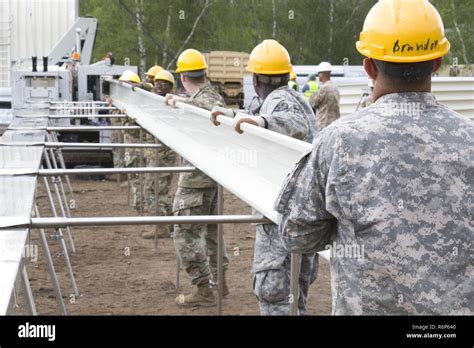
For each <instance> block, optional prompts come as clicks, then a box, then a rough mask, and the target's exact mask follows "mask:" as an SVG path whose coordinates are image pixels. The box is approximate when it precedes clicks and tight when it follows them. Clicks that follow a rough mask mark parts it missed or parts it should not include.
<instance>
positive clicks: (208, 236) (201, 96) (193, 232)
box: [166, 49, 229, 306]
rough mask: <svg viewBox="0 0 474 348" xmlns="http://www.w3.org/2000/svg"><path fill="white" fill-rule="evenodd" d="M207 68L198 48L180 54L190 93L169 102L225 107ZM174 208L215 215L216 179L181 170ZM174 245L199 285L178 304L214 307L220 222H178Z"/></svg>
mask: <svg viewBox="0 0 474 348" xmlns="http://www.w3.org/2000/svg"><path fill="white" fill-rule="evenodd" d="M206 68H207V66H206V61H205V59H204V56H203V55H202V54H201V53H200V52H199V51H197V50H194V49H187V50H185V51H184V52H183V53H181V55H180V56H179V58H178V61H177V69H176V72H178V73H180V74H181V75H180V77H181V82H182V84H183V86H184V88H185V89H186V91H187V92H188V93H189V94H190V95H191V96H190V97H188V98H184V97H180V96H177V95H173V94H168V95H167V96H166V100H167V103H168V104H169V105H171V106H175V104H176V102H184V103H189V104H191V105H194V106H197V107H200V108H203V109H207V110H212V108H213V107H214V106H221V107H224V106H225V103H224V100H223V99H222V97H221V96H220V95H219V93H218V92H217V91H216V90H215V89H214V88H213V87H212V86H211V84H210V83H209V82H208V80H207V78H206ZM185 163H188V162H186V161H185ZM173 211H174V214H175V215H177V216H191V215H213V214H216V213H217V184H216V182H215V181H213V180H212V179H211V178H209V177H208V176H207V175H205V174H204V173H202V172H199V171H197V172H192V173H180V175H179V180H178V189H177V191H176V196H175V199H174V203H173ZM174 244H175V248H176V251H177V252H178V255H179V257H180V259H181V262H182V264H183V266H184V268H185V270H186V272H187V273H188V274H189V276H190V277H191V282H192V284H193V285H196V287H197V289H196V291H194V292H193V293H192V294H189V295H180V296H178V297H176V300H175V302H176V304H178V305H180V306H213V305H214V304H215V297H214V294H213V292H212V290H211V287H210V284H211V281H212V280H214V281H215V280H217V225H198V224H194V225H191V224H177V225H175V226H174ZM224 250H225V247H224ZM208 258H209V260H208ZM228 262H229V260H228V258H227V255H225V256H224V281H223V284H222V287H223V294H224V296H226V295H227V294H228V293H229V290H228V288H227V284H226V281H225V270H226V268H227V265H228ZM211 274H212V279H211Z"/></svg>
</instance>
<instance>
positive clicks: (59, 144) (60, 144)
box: [44, 142, 163, 149]
mask: <svg viewBox="0 0 474 348" xmlns="http://www.w3.org/2000/svg"><path fill="white" fill-rule="evenodd" d="M44 146H45V147H55V148H56V147H59V148H62V149H68V148H71V149H74V148H85V147H87V148H94V149H95V148H104V147H107V148H145V149H147V148H161V147H163V145H161V144H135V143H130V144H125V143H122V144H119V143H63V142H47V143H44Z"/></svg>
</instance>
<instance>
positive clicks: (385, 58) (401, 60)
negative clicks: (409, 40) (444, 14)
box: [356, 38, 451, 63]
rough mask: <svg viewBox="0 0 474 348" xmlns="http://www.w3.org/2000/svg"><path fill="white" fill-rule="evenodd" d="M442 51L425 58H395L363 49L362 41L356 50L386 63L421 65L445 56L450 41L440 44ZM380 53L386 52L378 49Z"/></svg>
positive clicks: (358, 43)
mask: <svg viewBox="0 0 474 348" xmlns="http://www.w3.org/2000/svg"><path fill="white" fill-rule="evenodd" d="M440 46H441V49H440V50H439V51H437V52H433V53H430V54H425V55H423V56H411V57H410V56H404V57H401V56H394V55H390V54H376V53H374V52H373V51H375V50H374V49H372V50H370V49H369V48H367V47H363V45H362V43H361V42H360V41H357V42H356V49H357V51H358V52H359V53H360V54H362V55H363V56H365V57H368V58H373V59H376V60H381V61H384V62H392V63H419V62H426V61H429V60H433V59H437V58H440V57H443V56H445V55H446V54H447V53H448V52H449V50H450V48H451V44H450V43H449V41H448V40H447V39H446V38H445V39H444V40H443V42H441V43H440ZM378 50H379V51H384V50H383V48H380V47H379V48H378Z"/></svg>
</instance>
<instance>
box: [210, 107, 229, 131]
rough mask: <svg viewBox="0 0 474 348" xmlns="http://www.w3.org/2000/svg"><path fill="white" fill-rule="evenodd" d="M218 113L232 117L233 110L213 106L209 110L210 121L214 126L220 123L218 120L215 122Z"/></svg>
mask: <svg viewBox="0 0 474 348" xmlns="http://www.w3.org/2000/svg"><path fill="white" fill-rule="evenodd" d="M219 115H224V116H227V117H230V118H234V116H235V112H234V110H232V109H227V108H223V107H222V106H214V107H213V108H212V110H211V122H212V123H213V124H214V126H218V125H220V122H217V116H219Z"/></svg>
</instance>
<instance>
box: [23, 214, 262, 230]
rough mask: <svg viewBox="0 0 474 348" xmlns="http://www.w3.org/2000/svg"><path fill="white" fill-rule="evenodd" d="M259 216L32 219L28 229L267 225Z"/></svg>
mask: <svg viewBox="0 0 474 348" xmlns="http://www.w3.org/2000/svg"><path fill="white" fill-rule="evenodd" d="M269 222H270V220H268V219H267V218H266V217H263V216H261V215H196V216H124V217H82V218H61V217H51V218H44V217H43V218H32V219H31V223H30V228H62V227H67V226H118V225H155V224H162V225H172V224H236V223H242V224H248V223H269Z"/></svg>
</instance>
